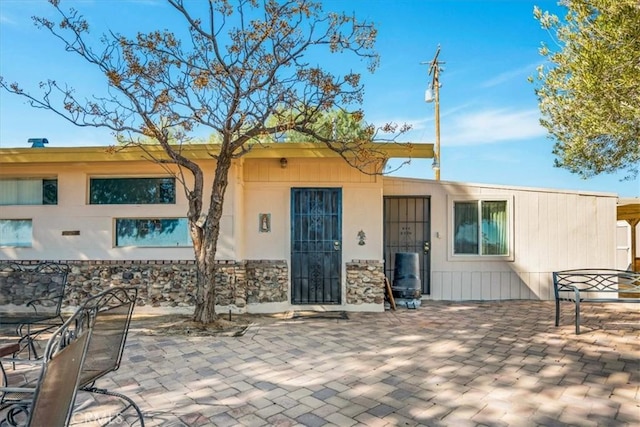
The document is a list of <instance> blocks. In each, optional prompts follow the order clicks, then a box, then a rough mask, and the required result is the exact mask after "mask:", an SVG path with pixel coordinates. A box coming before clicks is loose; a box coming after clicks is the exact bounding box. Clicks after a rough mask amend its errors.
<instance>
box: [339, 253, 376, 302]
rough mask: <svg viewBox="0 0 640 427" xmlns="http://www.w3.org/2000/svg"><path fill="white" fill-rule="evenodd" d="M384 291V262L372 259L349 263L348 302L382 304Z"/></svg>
mask: <svg viewBox="0 0 640 427" xmlns="http://www.w3.org/2000/svg"><path fill="white" fill-rule="evenodd" d="M384 291H385V285H384V263H382V262H380V261H370V260H353V261H352V262H348V263H347V304H356V305H357V304H382V303H384Z"/></svg>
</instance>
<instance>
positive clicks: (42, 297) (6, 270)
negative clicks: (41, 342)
mask: <svg viewBox="0 0 640 427" xmlns="http://www.w3.org/2000/svg"><path fill="white" fill-rule="evenodd" d="M68 274H69V265H68V264H61V263H54V262H40V263H37V264H20V263H16V262H11V261H3V262H1V263H0V326H6V325H11V326H12V327H14V328H15V330H16V334H17V335H18V337H19V338H20V340H19V343H20V350H22V349H24V348H27V349H28V351H29V358H36V359H37V358H38V357H39V356H38V352H37V350H36V346H35V344H34V343H35V339H36V338H37V337H38V335H40V334H42V333H43V332H46V331H51V330H53V329H55V328H57V327H59V326H60V325H62V323H63V320H64V319H63V318H62V315H61V313H60V311H61V307H62V301H63V299H64V292H65V287H66V285H67V275H68Z"/></svg>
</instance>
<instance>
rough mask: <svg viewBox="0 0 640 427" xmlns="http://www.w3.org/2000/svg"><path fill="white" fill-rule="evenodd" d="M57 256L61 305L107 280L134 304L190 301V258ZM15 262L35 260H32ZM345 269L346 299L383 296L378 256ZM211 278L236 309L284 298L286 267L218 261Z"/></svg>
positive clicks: (220, 298) (222, 299) (222, 300)
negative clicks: (63, 271)
mask: <svg viewBox="0 0 640 427" xmlns="http://www.w3.org/2000/svg"><path fill="white" fill-rule="evenodd" d="M18 262H20V261H18ZM53 262H57V261H53ZM62 262H64V263H66V264H68V265H69V266H70V267H71V272H70V273H69V275H68V277H67V289H66V296H65V300H64V302H63V305H64V306H77V305H79V304H80V303H81V301H83V300H84V299H86V298H87V297H89V296H91V295H95V294H97V293H99V292H101V291H103V290H105V289H108V288H109V287H110V286H124V287H136V288H138V301H137V305H138V306H152V307H192V306H193V305H194V295H195V283H196V267H195V262H194V261H184V260H181V261H62ZM21 263H24V264H36V263H37V261H23V262H21ZM346 269H347V295H346V303H347V304H353V305H358V304H382V303H383V302H384V265H383V263H382V262H379V261H369V260H354V261H352V262H349V263H347V265H346ZM216 284H217V286H216V305H221V306H235V307H237V308H238V309H239V310H240V311H245V310H246V305H247V304H260V303H273V302H280V303H281V302H287V301H289V269H288V266H287V262H286V261H285V260H274V261H271V260H247V261H220V262H218V265H217V271H216Z"/></svg>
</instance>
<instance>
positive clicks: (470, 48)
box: [0, 0, 640, 197]
mask: <svg viewBox="0 0 640 427" xmlns="http://www.w3.org/2000/svg"><path fill="white" fill-rule="evenodd" d="M186 1H187V2H193V1H198V0H186ZM322 3H323V6H324V9H325V10H326V11H345V12H348V13H349V14H351V13H353V14H355V16H356V17H357V18H358V19H360V20H367V21H369V22H371V23H373V24H374V25H375V26H376V28H377V29H378V40H377V44H376V50H377V52H378V53H379V54H380V67H379V68H378V70H377V71H376V72H375V73H373V74H370V73H368V72H367V71H366V69H364V66H362V70H358V69H355V71H360V72H361V73H362V77H363V78H362V82H363V83H364V85H365V96H364V102H363V104H362V109H363V111H364V113H365V119H366V120H367V121H368V122H372V123H377V124H382V123H387V122H396V123H408V124H410V125H412V130H411V131H410V132H408V133H406V134H404V135H402V136H401V139H400V140H401V141H408V142H414V143H434V142H435V112H434V105H433V103H426V102H425V101H424V94H425V89H426V88H427V86H428V84H429V82H430V81H431V77H430V76H429V75H428V69H429V68H428V66H427V65H426V64H425V63H427V62H429V61H431V60H432V59H433V57H434V55H435V53H436V50H437V48H438V46H440V49H441V50H440V56H439V60H440V61H442V62H443V64H442V71H441V73H440V82H441V88H440V128H441V138H440V143H441V171H440V175H441V179H442V180H445V181H457V182H465V183H482V184H499V185H514V186H524V187H534V188H554V189H562V190H577V191H589V192H605V193H616V194H618V195H619V196H620V197H640V178H638V179H635V180H633V181H623V180H622V179H623V177H624V173H622V172H621V173H619V174H611V175H602V176H597V177H594V178H590V179H586V180H585V179H582V178H580V177H579V176H578V175H576V174H572V173H570V172H568V171H566V170H564V169H560V168H556V167H554V156H553V154H552V149H553V140H552V139H550V138H549V137H548V136H547V133H546V129H544V128H543V127H542V126H540V124H539V119H540V112H539V110H538V101H537V99H536V96H535V93H534V85H533V84H531V83H529V82H528V81H527V77H529V76H533V75H534V74H535V69H536V67H537V66H538V65H539V64H541V63H542V62H543V58H542V57H541V56H540V55H539V53H538V48H539V47H540V45H541V42H543V41H544V42H547V43H549V44H550V45H551V47H553V46H555V44H554V42H553V39H552V35H550V34H548V33H547V32H546V31H545V30H543V29H542V28H541V27H540V25H539V23H538V22H537V21H536V20H535V19H534V18H533V8H534V6H535V5H537V6H539V7H540V8H541V9H543V10H549V11H550V12H553V13H559V14H563V13H564V9H563V8H561V7H560V6H558V5H557V2H556V1H547V0H536V1H528V0H477V1H462V0H324V1H322ZM62 6H63V8H66V7H73V8H75V9H77V10H78V11H79V12H80V13H81V14H82V15H84V16H85V17H86V18H87V19H88V20H89V22H90V24H91V25H92V35H93V36H94V37H96V38H98V37H99V36H100V35H101V34H102V33H103V32H105V31H107V30H111V31H115V32H121V33H127V32H128V33H130V34H131V33H132V32H135V31H145V30H146V31H148V30H151V29H160V28H161V29H164V28H173V26H174V25H175V24H176V19H179V18H178V16H177V15H176V13H175V12H173V11H172V9H171V7H170V6H169V5H168V4H167V3H166V2H165V1H164V0H62ZM34 15H36V16H45V17H55V15H54V13H53V10H52V8H51V6H50V5H49V4H48V3H47V2H46V1H45V0H0V75H1V76H2V77H3V78H5V79H6V80H7V81H10V82H13V81H18V82H20V83H21V85H23V86H25V87H26V88H31V89H35V90H37V87H38V86H37V85H38V82H40V81H44V80H47V79H49V78H53V79H54V80H56V81H58V82H67V83H69V84H70V85H71V86H73V87H74V88H75V89H76V90H77V92H78V93H79V94H85V93H86V94H89V95H90V94H92V93H93V92H94V91H97V89H96V88H99V89H100V90H104V88H105V87H106V86H105V83H104V80H102V79H101V78H100V76H98V75H96V72H95V71H94V70H92V69H91V68H90V67H89V66H88V65H87V64H85V63H83V62H82V61H81V60H80V59H79V58H77V57H74V56H73V55H71V54H69V53H67V52H65V51H64V49H63V48H62V46H61V44H60V42H59V41H57V40H55V39H54V38H53V37H52V36H51V35H50V34H48V33H46V32H44V31H42V30H38V29H37V28H36V27H35V26H34V25H33V23H32V20H31V16H34ZM320 60H322V61H332V58H330V57H322V58H319V61H320ZM333 61H334V62H333V63H330V64H327V66H331V67H338V66H340V65H341V64H340V63H339V62H335V61H336V59H333ZM321 65H324V64H323V63H321ZM348 71H351V70H344V72H348ZM42 137H43V138H47V139H48V140H49V146H52V147H57V146H103V145H104V146H106V145H111V144H113V143H114V139H113V136H112V135H111V134H110V132H109V131H107V130H101V129H95V128H86V127H83V128H80V127H76V126H74V125H72V124H70V123H68V122H66V121H64V120H63V119H61V118H60V117H58V116H56V115H55V114H54V113H52V112H49V111H44V110H38V109H34V108H32V107H30V106H28V105H26V103H25V100H24V99H23V98H21V97H18V96H15V95H13V94H9V93H7V92H6V91H0V147H2V148H8V147H28V146H29V144H28V143H27V139H28V138H42ZM431 165H432V160H431V159H427V160H416V159H414V160H412V162H411V164H410V165H408V166H405V167H403V168H402V169H401V170H400V171H398V172H397V173H394V175H398V176H408V177H416V178H426V179H432V178H433V177H434V172H433V170H432V168H431Z"/></svg>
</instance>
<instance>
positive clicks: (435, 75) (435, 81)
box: [422, 45, 444, 181]
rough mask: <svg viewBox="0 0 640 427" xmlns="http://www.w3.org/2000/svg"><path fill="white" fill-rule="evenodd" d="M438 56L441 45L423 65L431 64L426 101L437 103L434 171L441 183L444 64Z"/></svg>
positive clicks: (435, 105)
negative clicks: (441, 73) (441, 85)
mask: <svg viewBox="0 0 640 427" xmlns="http://www.w3.org/2000/svg"><path fill="white" fill-rule="evenodd" d="M438 55H440V45H438V49H437V50H436V54H435V56H434V57H433V59H432V60H431V61H430V62H422V64H429V74H428V75H429V76H431V83H430V85H429V87H428V88H427V90H426V92H425V95H424V100H425V102H435V104H434V107H435V124H436V125H435V127H436V146H435V150H434V153H433V165H432V167H433V171H434V173H435V178H436V181H440V71H442V69H441V68H440V64H444V62H441V61H438Z"/></svg>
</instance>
